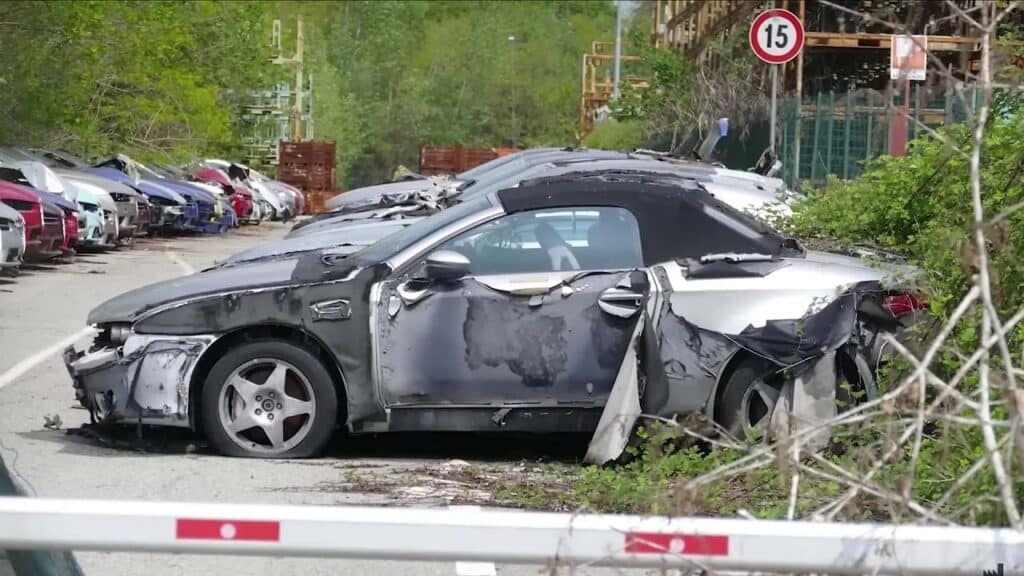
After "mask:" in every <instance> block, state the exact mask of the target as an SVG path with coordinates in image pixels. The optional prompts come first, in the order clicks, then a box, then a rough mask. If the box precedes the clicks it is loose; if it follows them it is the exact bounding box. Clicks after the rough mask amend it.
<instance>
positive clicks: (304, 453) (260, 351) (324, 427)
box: [200, 340, 338, 458]
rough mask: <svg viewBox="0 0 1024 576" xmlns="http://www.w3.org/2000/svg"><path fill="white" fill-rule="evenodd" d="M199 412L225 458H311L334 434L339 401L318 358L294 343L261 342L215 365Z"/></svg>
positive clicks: (245, 346)
mask: <svg viewBox="0 0 1024 576" xmlns="http://www.w3.org/2000/svg"><path fill="white" fill-rule="evenodd" d="M200 410H201V416H202V424H203V430H204V431H205V434H206V437H207V439H208V440H209V442H210V444H211V445H212V446H213V447H214V448H215V449H216V450H217V451H218V452H220V453H221V454H224V455H226V456H238V457H247V458H308V457H311V456H315V455H317V454H319V453H320V452H321V451H322V450H323V448H324V446H326V444H327V442H328V441H329V440H330V438H331V435H332V434H333V432H334V429H335V425H336V423H337V414H338V397H337V392H336V390H335V387H334V383H333V381H332V378H331V375H330V373H329V372H328V371H327V369H326V368H325V367H324V365H323V363H322V362H320V360H319V359H318V358H317V357H316V356H314V355H313V354H311V353H309V352H308V351H306V350H304V349H302V348H300V347H298V346H296V345H294V344H292V343H290V342H286V341H280V340H257V341H253V342H248V343H246V344H242V345H240V346H238V347H236V348H233V349H231V350H230V351H228V353H226V354H225V355H224V356H223V357H222V358H221V359H220V360H218V361H217V363H216V364H214V366H213V368H212V369H211V370H210V372H209V374H207V376H206V380H205V382H204V383H203V389H202V391H201V405H200Z"/></svg>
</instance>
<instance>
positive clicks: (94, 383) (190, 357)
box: [64, 334, 216, 427]
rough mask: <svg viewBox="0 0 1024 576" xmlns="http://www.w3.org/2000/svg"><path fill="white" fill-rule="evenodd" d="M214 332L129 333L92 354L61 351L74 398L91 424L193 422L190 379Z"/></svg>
mask: <svg viewBox="0 0 1024 576" xmlns="http://www.w3.org/2000/svg"><path fill="white" fill-rule="evenodd" d="M214 340H216V336H212V335H199V336H186V337H182V336H153V335H136V334H132V335H130V336H129V337H128V338H127V340H126V341H125V343H124V345H123V346H121V347H116V346H114V345H112V344H110V343H109V342H107V343H106V344H105V345H101V346H100V347H99V348H98V349H94V350H93V351H91V352H78V351H76V350H75V349H74V347H72V346H69V347H68V348H66V349H65V350H64V364H65V366H66V367H67V369H68V374H70V376H71V380H72V383H73V386H74V388H75V396H76V397H77V399H78V400H79V402H81V403H82V406H84V407H85V408H86V409H88V410H89V413H90V415H91V417H92V421H93V422H136V423H142V424H160V425H163V426H180V427H190V426H191V415H190V410H189V388H190V386H189V383H190V382H191V380H192V372H193V370H194V369H195V367H196V364H197V362H198V360H199V358H200V357H201V356H202V354H203V352H205V351H206V349H207V348H209V347H210V345H211V344H212V343H213V342H214Z"/></svg>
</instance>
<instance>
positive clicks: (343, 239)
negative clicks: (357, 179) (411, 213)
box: [222, 218, 419, 266]
mask: <svg viewBox="0 0 1024 576" xmlns="http://www.w3.org/2000/svg"><path fill="white" fill-rule="evenodd" d="M417 220H419V219H418V218H407V219H404V220H386V221H369V222H365V221H363V222H359V221H357V222H352V223H348V224H342V225H337V226H334V227H332V228H326V229H319V230H316V231H315V232H312V233H309V234H303V235H299V236H291V237H287V238H283V239H281V240H275V241H273V242H267V243H264V244H261V245H259V246H256V247H255V248H250V249H249V250H246V251H244V252H239V253H238V254H235V255H233V256H231V257H229V258H228V259H227V260H225V261H224V262H223V264H222V265H223V266H234V265H237V264H239V263H241V262H248V261H253V260H264V259H268V258H276V257H280V256H285V255H292V254H298V253H301V252H310V251H314V250H322V249H325V248H339V250H332V252H335V253H339V252H344V251H345V249H348V252H355V251H357V250H360V249H362V248H364V247H366V246H370V245H371V244H375V243H376V242H377V241H378V240H380V239H381V238H384V237H385V236H390V235H391V234H394V233H395V232H398V231H399V230H401V229H403V228H405V227H406V226H408V225H409V224H412V223H413V222H415V221H417Z"/></svg>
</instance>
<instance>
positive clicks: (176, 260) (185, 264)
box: [164, 250, 196, 274]
mask: <svg viewBox="0 0 1024 576" xmlns="http://www.w3.org/2000/svg"><path fill="white" fill-rule="evenodd" d="M164 254H167V257H168V258H170V259H171V262H174V263H175V264H177V265H178V266H180V267H181V269H182V270H184V271H185V274H195V273H196V269H195V268H193V267H192V266H191V265H190V264H189V263H188V262H185V261H184V260H182V259H181V256H178V253H177V252H174V251H172V250H168V251H167V252H164Z"/></svg>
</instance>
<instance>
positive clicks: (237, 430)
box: [65, 173, 898, 462]
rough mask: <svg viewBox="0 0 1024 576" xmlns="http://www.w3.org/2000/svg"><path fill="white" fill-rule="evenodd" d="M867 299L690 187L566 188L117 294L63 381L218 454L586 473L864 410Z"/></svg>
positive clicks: (852, 268) (505, 198) (829, 269)
mask: <svg viewBox="0 0 1024 576" xmlns="http://www.w3.org/2000/svg"><path fill="white" fill-rule="evenodd" d="M882 279H883V273H882V272H881V271H879V270H875V269H871V268H868V267H865V266H863V265H861V264H860V263H859V262H858V261H856V260H854V259H842V258H839V257H835V256H825V255H820V254H816V253H812V252H806V251H804V250H803V249H802V248H801V247H800V246H799V245H798V244H797V243H795V242H794V241H792V240H790V239H787V238H784V237H782V236H779V235H778V234H777V233H775V232H773V231H772V230H771V229H769V228H767V227H765V226H764V225H762V224H760V223H758V222H757V221H756V220H754V219H752V218H750V217H749V216H747V215H745V214H743V213H741V212H739V211H737V210H735V209H734V208H731V207H730V206H728V205H727V204H725V203H723V202H721V201H719V200H718V199H716V198H714V197H713V196H712V195H710V194H708V193H707V192H706V191H704V190H703V189H702V188H701V186H700V185H699V184H698V183H695V182H693V181H687V180H680V179H678V178H664V177H659V176H642V175H636V174H632V175H609V174H586V173H584V174H568V175H563V176H559V177H553V178H544V179H538V180H534V181H528V182H523V183H522V184H521V185H520V186H519V187H517V188H513V189H506V190H501V191H499V192H496V193H491V194H487V195H480V196H477V197H474V198H471V199H467V200H466V201H465V202H463V203H460V204H457V205H455V206H453V207H451V208H449V209H447V210H444V211H442V212H439V213H437V214H435V215H433V216H431V217H428V218H424V219H422V220H420V221H418V222H416V223H415V224H412V225H410V226H408V227H406V228H404V229H403V230H401V231H399V232H397V233H395V234H392V235H389V236H387V237H386V238H383V239H382V240H380V241H379V242H376V243H375V244H373V245H372V246H368V247H366V248H364V249H362V250H358V251H356V252H354V253H350V254H338V253H330V252H325V251H317V252H308V253H303V254H301V255H297V256H294V257H283V258H276V259H269V260H258V261H254V262H249V263H239V264H238V265H235V266H229V267H223V268H217V269H211V270H208V271H204V272H202V273H199V274H194V275H191V276H186V277H182V278H179V279H176V280H171V281H167V282H162V283H158V284H154V285H152V286H148V287H145V288H141V289H138V290H134V291H131V292H128V293H126V294H124V295H122V296H119V297H117V298H114V299H112V300H110V301H108V302H106V303H104V304H102V305H101V306H99V307H98V308H96V309H95V310H93V311H92V312H91V313H90V315H89V319H88V322H89V323H90V324H92V325H94V326H95V327H96V328H97V329H98V330H99V334H98V336H97V337H96V340H95V342H94V344H93V345H92V347H91V348H90V349H89V350H88V351H84V352H79V351H75V350H74V349H72V348H68V349H67V350H65V363H66V365H67V368H68V371H69V372H70V374H71V378H72V380H73V383H74V388H75V391H76V394H77V397H78V399H79V400H80V401H81V402H82V404H83V405H84V406H85V407H86V408H88V410H89V411H90V413H91V415H92V417H93V419H94V420H95V421H105V422H121V423H125V424H137V425H142V424H156V425H170V426H181V427H188V428H192V429H193V430H196V431H199V432H200V433H202V434H203V435H205V437H206V438H207V439H208V440H209V441H210V443H211V444H212V445H213V446H214V447H215V448H216V449H217V450H218V451H220V452H221V453H224V454H228V455H235V456H251V457H305V456H311V455H314V454H316V453H317V452H318V451H320V450H321V448H323V447H324V445H325V443H326V442H327V441H328V439H329V437H330V436H331V434H332V432H333V430H334V429H335V427H336V426H338V425H342V426H345V427H347V428H348V429H349V430H350V431H351V432H354V433H360V432H390V431H428V430H429V431H438V430H444V431H498V430H500V431H520V432H523V431H525V432H581V431H585V432H592V433H593V434H594V436H593V440H592V442H591V446H590V451H589V452H588V455H587V459H588V460H589V461H592V462H604V461H607V460H610V459H613V458H615V457H616V456H618V455H619V453H621V452H622V449H623V447H624V446H625V443H626V439H627V438H628V436H629V434H630V432H631V431H632V429H633V425H634V423H635V421H636V418H637V417H638V416H639V415H640V413H641V412H644V413H648V414H654V415H658V416H662V417H667V418H671V417H674V416H676V415H684V414H688V413H693V412H698V413H703V414H705V415H706V416H707V417H708V418H709V419H712V420H715V421H717V422H719V423H720V424H721V425H723V426H724V427H726V428H731V429H734V430H737V431H739V433H742V432H743V431H745V430H749V429H752V428H754V429H756V428H758V427H766V426H767V425H768V423H769V422H770V421H772V420H773V419H775V420H777V416H778V414H779V410H780V409H785V410H787V411H795V410H797V408H798V407H800V406H811V407H812V408H813V409H812V410H810V411H809V412H808V413H809V414H812V415H815V416H816V417H817V416H821V415H822V414H824V413H827V412H829V411H834V410H835V409H836V403H835V401H834V399H835V395H836V390H837V389H838V388H839V386H838V383H839V382H840V381H846V382H850V383H851V385H852V386H854V387H861V388H863V389H864V390H865V391H867V393H868V394H869V395H870V394H873V393H874V392H873V388H874V386H873V377H872V374H871V371H870V370H869V369H868V363H867V362H866V361H865V359H864V357H863V352H862V351H863V350H867V349H868V348H869V346H870V344H869V342H868V340H869V339H870V338H872V337H873V335H875V334H877V333H878V332H879V331H880V330H882V329H884V327H885V325H886V323H887V322H890V321H893V320H894V318H893V317H892V315H891V314H889V313H888V312H887V311H886V309H885V303H886V301H887V300H886V299H887V298H889V297H892V296H894V294H893V293H892V292H889V291H887V290H886V289H884V288H883V286H882V284H881V280H882ZM896 296H898V295H896ZM779 407H783V408H779Z"/></svg>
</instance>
